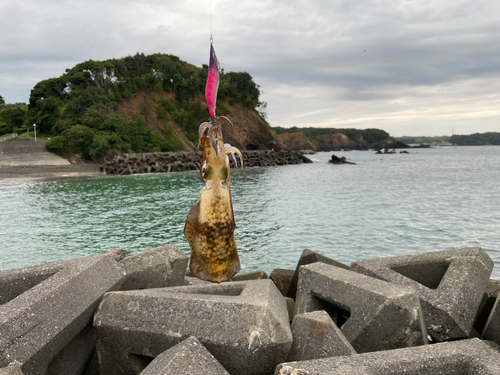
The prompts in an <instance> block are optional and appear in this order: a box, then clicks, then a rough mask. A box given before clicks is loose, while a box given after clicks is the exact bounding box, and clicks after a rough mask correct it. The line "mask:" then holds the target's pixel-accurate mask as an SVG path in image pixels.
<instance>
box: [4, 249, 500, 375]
mask: <svg viewBox="0 0 500 375" xmlns="http://www.w3.org/2000/svg"><path fill="white" fill-rule="evenodd" d="M187 265H188V257H187V256H186V255H185V254H184V253H183V252H182V251H180V250H179V249H178V248H177V247H176V246H174V245H166V246H163V247H160V248H156V249H153V250H150V251H146V252H143V253H140V254H137V255H134V256H131V257H126V256H125V253H124V252H123V251H122V250H114V251H112V252H109V253H105V254H101V255H96V256H91V257H86V258H79V259H74V260H69V261H62V262H56V263H49V264H44V265H40V266H34V267H26V268H20V269H13V270H6V271H0V290H1V293H0V316H1V319H0V337H1V340H0V374H4V375H5V374H9V375H56V374H60V375H129V374H141V375H165V374H190V375H207V374H232V375H246V374H248V375H271V374H274V375H292V374H293V375H299V374H300V375H316V374H317V375H319V374H321V375H325V374H326V375H328V374H344V375H347V374H350V375H354V374H386V373H390V374H393V375H398V374H414V375H417V374H426V375H434V374H436V375H437V374H483V375H485V374H491V375H493V374H499V373H500V351H499V346H498V345H497V344H498V343H499V342H500V306H499V305H498V299H499V297H498V295H499V291H500V282H499V281H496V280H490V279H489V277H490V273H491V271H492V269H493V261H492V260H491V259H490V257H489V256H488V255H487V254H486V253H485V252H484V251H483V250H482V249H481V248H477V247H476V248H465V249H458V250H450V251H440V252H434V253H423V254H416V255H407V256H399V257H391V258H383V259H372V260H362V261H356V262H353V263H352V264H351V265H350V266H348V265H345V264H342V263H339V262H337V261H335V260H334V259H330V258H328V257H325V256H323V255H321V254H318V253H315V252H313V251H310V250H304V251H303V253H302V255H301V257H300V259H298V264H297V267H296V269H295V270H284V269H276V270H274V271H273V272H272V273H271V274H270V276H269V277H268V276H267V275H266V274H265V273H264V272H262V271H259V272H253V273H250V274H245V275H238V276H236V277H235V278H234V279H233V281H231V282H227V283H222V284H211V283H207V282H204V281H201V280H198V279H196V278H193V277H191V274H190V273H189V272H186V268H187Z"/></svg>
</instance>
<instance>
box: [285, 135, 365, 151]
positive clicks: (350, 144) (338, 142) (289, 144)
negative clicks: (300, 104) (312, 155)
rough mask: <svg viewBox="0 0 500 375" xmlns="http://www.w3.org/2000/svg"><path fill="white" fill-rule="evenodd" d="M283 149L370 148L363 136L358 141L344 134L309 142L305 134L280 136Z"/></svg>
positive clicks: (322, 137) (318, 136)
mask: <svg viewBox="0 0 500 375" xmlns="http://www.w3.org/2000/svg"><path fill="white" fill-rule="evenodd" d="M278 137H279V139H280V141H281V143H282V144H283V147H285V148H286V149H289V150H316V151H335V150H339V149H343V148H345V149H359V148H367V147H369V144H368V142H366V141H365V140H364V139H363V137H362V136H358V137H357V138H356V141H353V140H351V139H349V137H348V136H347V135H345V134H342V133H335V134H322V135H317V136H316V138H315V139H313V140H311V141H310V140H309V139H307V137H306V136H305V134H304V133H301V132H294V133H282V134H280V135H279V136H278Z"/></svg>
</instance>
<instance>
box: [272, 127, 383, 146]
mask: <svg viewBox="0 0 500 375" xmlns="http://www.w3.org/2000/svg"><path fill="white" fill-rule="evenodd" d="M272 129H273V130H274V131H275V132H276V134H283V133H295V132H302V133H304V135H305V136H306V137H307V138H308V139H309V140H313V139H316V137H317V136H318V135H324V134H335V133H342V134H344V135H346V136H347V137H349V139H350V140H352V141H355V142H358V143H359V140H360V137H362V138H363V139H364V140H366V141H367V142H368V143H370V144H372V143H376V142H381V141H384V140H387V139H390V135H389V133H387V132H385V131H384V130H381V129H335V128H298V127H296V126H294V127H292V128H282V127H279V126H277V127H273V128H272ZM321 141H322V140H321V139H320V142H321Z"/></svg>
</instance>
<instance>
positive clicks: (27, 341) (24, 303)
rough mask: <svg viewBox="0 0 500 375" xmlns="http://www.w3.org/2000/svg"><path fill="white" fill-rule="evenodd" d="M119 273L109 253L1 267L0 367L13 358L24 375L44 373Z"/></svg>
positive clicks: (114, 285)
mask: <svg viewBox="0 0 500 375" xmlns="http://www.w3.org/2000/svg"><path fill="white" fill-rule="evenodd" d="M124 277H125V271H124V270H123V268H122V267H121V266H120V265H119V263H118V262H116V261H115V259H114V258H113V256H110V255H109V254H102V255H98V256H93V257H87V258H80V259H75V260H70V261H64V262H56V263H49V264H44V265H40V266H34V267H26V268H19V269H14V270H7V271H1V272H0V291H1V295H0V301H1V303H2V305H1V306H0V366H7V365H8V364H9V363H11V362H13V361H17V362H19V363H21V364H22V371H23V372H24V373H25V374H26V375H31V374H43V373H45V371H46V370H47V366H48V364H49V363H50V362H51V361H52V359H53V358H54V357H55V356H56V355H57V354H58V353H59V352H60V351H61V350H63V348H64V347H65V346H66V345H67V344H69V343H70V342H71V341H72V340H73V339H74V338H75V337H76V336H77V335H78V333H79V332H80V331H82V330H83V329H84V328H85V327H86V326H87V325H88V324H89V323H90V321H91V319H92V315H93V313H94V311H95V309H96V308H97V306H98V304H99V302H100V300H101V298H102V296H103V295H104V293H106V292H108V291H110V290H118V289H119V288H120V286H121V284H122V282H123V280H124Z"/></svg>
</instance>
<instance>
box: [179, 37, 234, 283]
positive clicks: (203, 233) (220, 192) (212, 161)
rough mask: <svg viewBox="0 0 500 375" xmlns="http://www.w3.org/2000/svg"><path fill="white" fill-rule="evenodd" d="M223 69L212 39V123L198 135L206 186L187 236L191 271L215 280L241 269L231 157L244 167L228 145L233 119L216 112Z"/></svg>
mask: <svg viewBox="0 0 500 375" xmlns="http://www.w3.org/2000/svg"><path fill="white" fill-rule="evenodd" d="M219 70H220V66H219V63H218V61H217V57H216V55H215V51H214V48H213V44H212V41H211V43H210V66H209V74H208V79H207V85H206V88H205V96H206V99H207V105H208V109H209V112H210V122H204V123H202V124H201V125H200V127H199V137H198V138H199V146H200V147H201V148H202V150H203V156H202V161H201V165H200V177H201V180H202V182H204V183H205V186H204V187H203V189H202V190H201V192H200V200H199V201H198V202H197V203H195V204H194V205H193V207H191V210H190V211H189V214H188V217H187V220H186V224H185V226H184V235H185V237H186V239H187V240H188V242H189V246H190V247H191V258H190V262H189V269H190V271H191V272H192V273H193V275H194V276H196V277H197V278H199V279H201V280H206V281H210V282H214V283H221V282H224V281H230V280H231V278H232V277H233V276H234V275H236V274H237V273H238V272H239V271H240V260H239V257H238V251H237V249H236V241H235V238H234V230H235V228H236V224H235V220H234V211H233V203H232V197H231V182H230V163H229V156H232V157H233V158H234V160H235V162H236V158H235V155H238V156H239V157H240V160H241V167H242V168H243V157H242V155H241V153H240V151H239V150H238V149H237V148H236V147H232V146H231V145H229V144H225V143H224V139H223V136H222V126H221V120H225V121H227V122H229V124H231V126H232V125H233V124H232V123H231V121H230V120H229V119H228V118H226V117H224V116H220V117H218V116H216V115H215V103H216V98H217V90H218V86H219ZM236 165H237V164H236ZM224 183H225V184H226V186H224V185H223V184H224Z"/></svg>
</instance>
